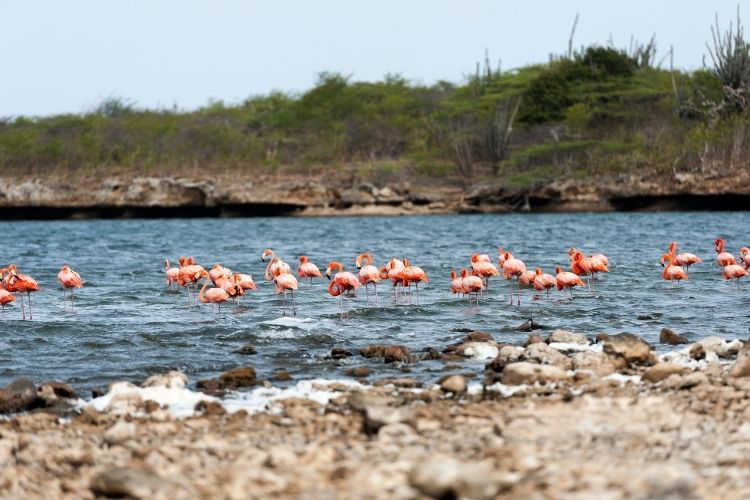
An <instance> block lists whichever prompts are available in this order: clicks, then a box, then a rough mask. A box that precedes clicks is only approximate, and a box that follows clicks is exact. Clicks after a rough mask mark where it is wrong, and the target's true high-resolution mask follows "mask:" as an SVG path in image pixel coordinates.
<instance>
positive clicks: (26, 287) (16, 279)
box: [3, 264, 40, 320]
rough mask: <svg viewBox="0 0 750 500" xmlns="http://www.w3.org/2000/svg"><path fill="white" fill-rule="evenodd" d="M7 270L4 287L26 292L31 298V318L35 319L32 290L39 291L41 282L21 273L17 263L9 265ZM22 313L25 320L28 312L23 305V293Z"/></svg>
mask: <svg viewBox="0 0 750 500" xmlns="http://www.w3.org/2000/svg"><path fill="white" fill-rule="evenodd" d="M6 272H7V273H8V276H6V277H5V280H3V288H5V289H6V290H7V291H9V292H16V293H20V294H23V293H25V294H26V296H27V297H28V299H29V319H30V320H31V319H34V317H33V311H32V310H31V292H38V291H39V290H40V288H39V284H38V283H37V282H36V280H35V279H34V278H32V277H31V276H28V275H26V274H21V273H19V272H18V270H17V269H16V265H15V264H11V265H9V266H8V268H7V269H6ZM21 315H22V318H23V319H24V320H25V319H26V312H25V311H24V307H23V295H21Z"/></svg>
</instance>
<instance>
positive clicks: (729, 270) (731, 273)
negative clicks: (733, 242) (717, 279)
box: [721, 264, 747, 287]
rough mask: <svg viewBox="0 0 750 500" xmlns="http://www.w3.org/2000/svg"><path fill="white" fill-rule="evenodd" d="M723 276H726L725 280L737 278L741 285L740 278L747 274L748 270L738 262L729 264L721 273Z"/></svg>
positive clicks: (738, 284) (738, 283)
mask: <svg viewBox="0 0 750 500" xmlns="http://www.w3.org/2000/svg"><path fill="white" fill-rule="evenodd" d="M721 275H722V276H724V279H725V280H730V279H732V278H734V279H735V280H737V286H738V287H739V286H740V278H742V277H743V276H746V275H747V271H745V269H744V268H743V267H742V266H740V265H738V264H729V265H728V266H724V271H723V272H722V273H721Z"/></svg>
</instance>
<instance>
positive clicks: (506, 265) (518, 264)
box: [503, 252, 526, 306]
mask: <svg viewBox="0 0 750 500" xmlns="http://www.w3.org/2000/svg"><path fill="white" fill-rule="evenodd" d="M525 272H526V264H524V263H523V261H522V260H520V259H516V258H515V257H513V256H512V255H511V254H510V252H505V254H504V255H503V277H504V278H505V279H506V280H509V279H512V278H518V277H520V276H521V275H522V274H523V273H525ZM510 305H513V283H511V284H510ZM518 305H519V306H520V305H521V286H520V284H519V285H518Z"/></svg>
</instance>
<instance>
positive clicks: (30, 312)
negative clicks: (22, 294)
mask: <svg viewBox="0 0 750 500" xmlns="http://www.w3.org/2000/svg"><path fill="white" fill-rule="evenodd" d="M26 295H28V296H29V319H30V320H31V319H34V316H33V312H32V311H31V292H26Z"/></svg>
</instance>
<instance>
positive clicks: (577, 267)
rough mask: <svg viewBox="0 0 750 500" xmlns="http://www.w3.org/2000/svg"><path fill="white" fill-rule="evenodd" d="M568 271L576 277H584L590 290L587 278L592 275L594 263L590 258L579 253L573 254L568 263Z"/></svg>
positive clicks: (589, 282)
mask: <svg viewBox="0 0 750 500" xmlns="http://www.w3.org/2000/svg"><path fill="white" fill-rule="evenodd" d="M570 270H571V271H573V273H575V274H577V275H578V276H586V281H587V282H588V288H589V290H591V281H590V280H589V278H588V276H591V275H592V274H594V262H593V261H592V260H591V259H590V258H588V257H584V256H583V254H582V253H581V252H575V253H574V254H573V259H572V260H571V261H570Z"/></svg>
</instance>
